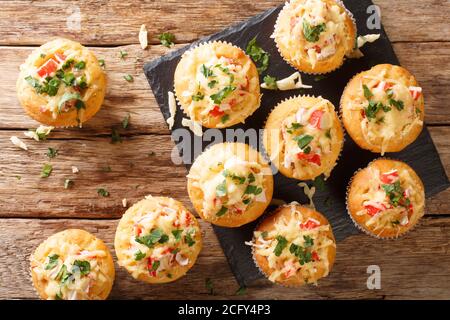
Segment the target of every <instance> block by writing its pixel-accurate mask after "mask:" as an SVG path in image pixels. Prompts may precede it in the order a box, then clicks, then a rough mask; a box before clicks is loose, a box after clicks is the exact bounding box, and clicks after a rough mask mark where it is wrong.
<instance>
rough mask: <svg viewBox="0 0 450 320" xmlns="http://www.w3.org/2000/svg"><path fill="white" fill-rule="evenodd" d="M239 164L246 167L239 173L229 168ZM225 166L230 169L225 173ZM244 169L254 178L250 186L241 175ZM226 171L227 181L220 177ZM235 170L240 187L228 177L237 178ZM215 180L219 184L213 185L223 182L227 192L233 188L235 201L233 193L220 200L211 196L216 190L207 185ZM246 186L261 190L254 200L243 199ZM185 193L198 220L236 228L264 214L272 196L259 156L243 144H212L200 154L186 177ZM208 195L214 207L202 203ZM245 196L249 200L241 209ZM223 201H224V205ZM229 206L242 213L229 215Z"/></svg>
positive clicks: (269, 179) (267, 170) (270, 181)
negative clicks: (239, 209)
mask: <svg viewBox="0 0 450 320" xmlns="http://www.w3.org/2000/svg"><path fill="white" fill-rule="evenodd" d="M240 161H243V162H245V164H243V165H244V166H248V167H245V169H243V171H242V168H236V166H233V162H234V163H235V164H236V163H238V164H240ZM228 166H229V168H230V169H225V168H227V167H228ZM247 168H250V169H249V170H250V171H248V172H249V173H253V174H254V177H255V179H256V180H255V181H254V182H249V181H250V179H249V178H247V174H246V175H244V174H242V172H247V171H246V170H247ZM226 170H228V171H229V173H230V175H229V176H228V177H227V178H225V176H223V175H224V172H226ZM236 170H237V171H239V175H240V176H241V177H242V179H243V180H244V182H242V183H240V182H239V181H236V180H233V178H230V176H231V175H234V176H237V174H235V172H237V171H236ZM252 170H255V171H252ZM217 178H219V180H220V181H219V180H218V181H217V182H218V183H219V182H220V183H222V181H226V184H227V188H228V189H227V192H228V191H229V190H230V188H233V189H234V188H236V190H237V191H236V192H237V194H236V196H237V197H235V196H234V194H233V193H228V194H226V195H224V196H221V197H219V196H217V194H214V192H215V190H216V189H214V188H216V187H217V183H216V184H214V183H213V184H209V183H211V182H212V181H214V179H217ZM234 182H235V183H234ZM205 184H206V185H207V186H206V189H204V188H203V187H202V186H203V185H205ZM250 185H254V186H255V187H254V188H255V189H259V188H261V193H260V194H259V195H255V196H254V197H252V196H251V195H246V191H244V189H245V190H248V189H246V188H248V187H249V186H250ZM211 188H213V190H209V189H211ZM188 193H189V198H190V199H191V202H192V204H193V206H194V208H195V210H196V211H197V213H198V214H199V215H200V216H201V217H202V219H204V220H206V221H209V222H211V223H213V224H215V225H218V226H222V227H239V226H242V225H244V224H247V223H249V222H252V221H254V220H256V219H257V218H258V217H259V216H261V215H262V214H263V213H264V211H265V209H266V208H267V206H268V205H269V204H270V202H271V199H272V194H273V177H272V171H271V169H270V166H269V165H268V163H267V162H266V161H265V160H264V159H263V157H262V156H261V154H260V153H259V152H258V151H256V150H254V149H253V148H251V147H250V146H249V145H247V144H243V143H220V144H216V145H214V146H212V147H210V148H208V149H207V150H206V151H204V152H203V153H202V154H201V155H200V156H199V157H198V158H197V159H196V160H195V162H194V164H193V165H192V167H191V169H190V171H189V174H188ZM211 193H212V194H213V197H214V199H215V200H212V201H213V203H214V204H213V205H212V207H211V208H209V206H208V205H209V203H208V201H207V200H205V199H206V198H208V199H209V196H208V195H209V194H211ZM242 193H243V194H242ZM205 194H206V196H205ZM246 196H248V197H250V198H249V199H252V200H251V202H250V203H249V204H248V205H245V206H241V205H242V204H241V203H240V201H241V199H242V198H241V197H246ZM226 198H228V199H226ZM237 198H239V199H238V200H236V201H234V200H231V199H237ZM223 199H225V200H223ZM226 201H228V204H227V202H226ZM231 202H233V206H236V207H239V208H242V210H241V211H233V209H232V205H231V204H230V203H231ZM205 206H206V207H205ZM226 206H228V210H227V211H226V213H224V214H222V215H219V216H218V213H217V212H220V211H219V209H221V208H223V207H226Z"/></svg>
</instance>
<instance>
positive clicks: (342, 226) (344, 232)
mask: <svg viewBox="0 0 450 320" xmlns="http://www.w3.org/2000/svg"><path fill="white" fill-rule="evenodd" d="M344 2H345V5H346V7H347V8H348V9H349V10H350V11H351V12H352V13H353V15H354V17H355V19H356V21H357V26H358V34H359V35H364V34H368V33H381V37H380V39H379V40H377V41H376V42H375V43H372V44H367V45H366V46H365V47H364V48H363V49H362V51H363V52H364V57H363V58H361V59H351V60H347V61H346V62H345V63H344V65H343V66H342V67H341V68H340V69H339V70H337V71H335V72H333V73H331V74H329V75H327V76H326V78H325V79H322V80H320V81H315V80H314V78H315V77H314V76H308V75H302V79H303V82H304V83H305V84H311V85H313V89H308V90H303V91H300V90H295V91H288V92H280V91H265V92H263V93H264V96H263V99H262V104H261V107H260V108H259V109H258V110H257V111H256V112H255V113H254V114H253V115H252V116H251V117H249V118H248V119H247V121H246V123H245V124H243V125H236V126H234V127H233V128H234V129H235V128H242V129H244V130H245V129H249V128H255V129H261V128H263V125H264V122H265V119H266V118H267V116H268V114H269V112H270V110H271V109H272V108H273V107H274V106H275V105H277V103H278V102H280V101H281V100H283V99H285V98H287V97H290V96H294V95H298V94H303V93H305V94H311V95H321V96H323V97H325V98H327V99H329V100H330V101H331V102H333V104H334V105H335V106H336V107H338V106H339V100H340V97H341V94H342V91H343V89H344V87H345V85H346V84H347V82H348V81H349V80H350V79H351V78H352V77H353V76H354V75H355V74H356V73H359V72H361V71H364V70H367V69H370V68H371V67H372V66H374V65H377V64H380V63H391V64H397V65H398V64H399V61H398V59H397V57H396V55H395V53H394V51H393V48H392V46H391V43H390V42H389V39H388V37H387V35H386V33H385V32H384V29H381V30H368V29H367V27H366V20H367V19H368V17H369V15H368V14H367V13H366V10H367V8H368V7H369V6H370V5H372V2H371V1H369V0H349V1H344ZM280 10H281V6H280V7H278V8H274V9H271V10H268V11H266V12H264V13H262V14H260V15H258V16H255V17H253V18H251V19H249V20H247V21H245V22H243V23H240V24H238V25H235V26H232V27H229V28H227V29H225V30H223V31H222V32H219V33H217V34H214V35H211V36H208V37H206V38H203V39H201V40H199V41H197V42H194V43H192V44H191V45H189V46H186V47H184V48H182V49H179V50H176V51H173V52H171V53H169V54H167V55H165V56H163V57H161V58H158V59H156V60H153V61H151V62H149V63H147V64H146V65H145V66H144V72H145V75H146V77H147V79H148V82H149V84H150V86H151V88H152V90H153V93H154V95H155V97H156V100H157V102H158V104H159V106H160V109H161V112H162V113H163V115H164V118H165V119H167V118H168V117H169V116H170V114H169V109H168V98H167V92H168V91H173V74H174V72H175V68H176V66H177V64H178V61H179V60H180V56H181V54H183V52H185V51H186V50H188V49H189V48H191V47H193V46H195V45H197V44H198V43H202V42H207V41H213V40H223V41H227V42H231V43H233V44H234V45H236V46H239V47H241V48H243V49H245V47H246V45H247V43H248V42H249V41H250V40H251V39H252V38H253V37H255V36H257V42H258V44H259V45H260V46H261V47H262V48H263V49H264V50H266V51H267V52H269V53H270V55H271V59H270V66H269V69H268V70H267V71H266V72H265V73H264V74H263V75H262V76H264V75H265V74H270V75H272V76H276V77H277V78H278V79H281V78H284V77H286V76H289V75H291V74H292V73H293V72H294V71H295V70H294V69H293V68H292V67H290V66H289V65H288V64H287V63H286V62H284V60H283V59H282V58H281V57H280V55H279V53H278V51H277V50H276V47H275V44H274V41H273V39H271V38H270V35H271V34H272V32H273V26H274V24H275V21H276V18H277V15H278V13H279V11H280ZM261 78H262V77H261ZM263 91H264V90H263ZM425 94H426V93H425ZM182 116H183V115H182V112H181V111H180V109H179V108H178V112H177V116H176V118H175V125H174V127H173V128H172V138H173V139H174V140H175V141H176V142H178V144H177V145H178V147H179V150H180V155H181V156H182V157H183V162H184V163H185V164H186V166H187V168H188V169H189V167H190V164H191V163H192V161H193V160H194V159H195V158H196V157H197V156H198V154H194V155H193V156H192V158H191V155H188V154H185V155H182V154H181V150H182V149H183V146H186V144H190V145H191V146H193V144H194V143H195V142H196V143H200V145H202V149H204V148H205V147H206V146H207V145H208V144H209V142H208V141H202V139H201V138H199V137H195V136H194V135H193V134H192V133H191V137H192V139H191V141H177V140H178V138H177V135H176V134H173V131H174V130H176V129H179V128H183V127H182V126H181V119H182ZM241 142H243V141H241ZM255 147H256V146H255ZM199 151H200V152H201V150H199ZM386 156H387V157H389V158H393V159H399V160H403V161H405V162H406V163H408V164H409V165H411V166H412V167H413V168H414V169H415V170H416V172H417V173H418V174H419V176H420V177H421V178H422V180H423V182H424V185H425V190H426V196H427V197H430V196H432V195H434V194H436V193H438V192H440V191H442V190H445V189H446V188H447V187H448V186H449V181H448V178H447V175H446V173H445V170H444V168H443V166H442V163H441V161H440V159H439V155H438V153H437V151H436V148H435V146H434V144H433V141H432V140H431V137H430V134H429V132H428V130H427V128H426V127H425V128H424V130H423V132H422V133H421V135H420V136H419V138H418V139H417V140H416V141H415V142H414V143H413V144H412V145H410V146H409V147H408V148H406V149H405V150H403V151H402V152H399V153H395V154H387V155H386ZM377 157H379V155H377V154H374V153H371V152H368V151H364V150H362V149H360V148H359V147H358V146H357V145H356V144H355V143H354V142H353V141H352V140H351V139H350V138H349V137H348V136H347V139H346V142H345V145H344V150H343V152H342V157H341V159H340V160H339V162H338V165H337V166H336V168H335V169H334V170H333V172H332V174H331V177H330V178H329V179H328V181H327V182H326V189H325V190H324V191H318V192H316V195H315V197H314V202H315V204H316V207H317V210H318V211H320V212H322V213H324V214H325V215H326V216H327V218H328V219H329V221H330V223H331V225H332V227H333V231H334V234H335V236H336V239H337V241H340V240H342V239H344V238H346V237H347V236H349V235H352V234H357V233H359V231H358V230H357V229H356V228H355V227H354V225H353V224H352V222H351V220H350V218H349V217H348V215H347V213H346V208H345V191H346V187H347V184H348V181H349V179H350V178H351V176H352V175H353V173H354V172H355V171H356V170H357V169H358V168H362V167H365V166H366V165H367V164H368V163H369V162H370V161H372V160H373V159H375V158H377ZM274 178H275V179H274V181H275V188H274V198H275V199H283V200H285V201H286V202H291V201H298V202H300V203H307V198H306V197H305V196H304V194H303V190H302V189H301V188H300V187H298V186H297V183H298V181H296V180H293V179H288V178H286V177H284V176H282V175H281V174H277V175H275V177H274ZM268 212H270V208H269V210H268ZM256 223H257V222H255V223H251V224H248V225H245V226H243V227H240V228H236V229H228V228H221V227H216V226H214V230H215V232H216V234H217V236H218V238H219V241H220V244H221V246H222V248H223V251H224V253H225V255H226V257H227V259H228V262H229V264H230V266H231V269H232V271H233V273H234V275H235V277H236V279H237V281H238V282H239V284H240V285H243V286H244V285H249V284H250V283H251V282H252V281H254V280H256V279H258V278H260V277H262V275H261V273H260V272H259V271H258V269H257V268H256V267H255V265H254V263H253V260H252V257H251V250H250V247H248V246H246V245H244V241H249V240H251V238H252V233H253V229H254V227H255V225H256ZM373 241H377V240H375V239H374V240H373Z"/></svg>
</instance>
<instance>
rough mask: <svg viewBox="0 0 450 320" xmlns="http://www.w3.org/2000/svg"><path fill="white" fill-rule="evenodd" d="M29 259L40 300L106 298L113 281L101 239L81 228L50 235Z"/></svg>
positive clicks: (110, 264) (111, 262) (107, 256)
mask: <svg viewBox="0 0 450 320" xmlns="http://www.w3.org/2000/svg"><path fill="white" fill-rule="evenodd" d="M30 260H31V274H32V277H33V283H34V285H35V287H36V289H37V291H38V292H39V294H40V296H41V297H42V298H43V299H56V300H62V299H64V300H91V299H106V298H107V296H108V294H109V292H110V291H111V287H112V284H113V281H114V263H113V260H112V256H111V254H110V253H109V250H108V248H107V247H106V246H105V244H104V243H103V241H101V240H99V239H97V238H96V237H94V236H93V235H92V234H90V233H89V232H86V231H84V230H77V229H69V230H65V231H62V232H59V233H56V234H54V235H52V236H50V237H49V238H48V239H47V240H45V241H44V242H43V243H41V244H40V245H39V247H38V248H37V249H36V251H35V252H34V254H33V255H32V256H31V258H30Z"/></svg>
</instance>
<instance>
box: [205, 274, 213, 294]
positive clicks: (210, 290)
mask: <svg viewBox="0 0 450 320" xmlns="http://www.w3.org/2000/svg"><path fill="white" fill-rule="evenodd" d="M205 287H206V289H208V293H209V294H210V295H213V294H214V284H213V282H212V280H211V279H210V278H207V279H206V280H205Z"/></svg>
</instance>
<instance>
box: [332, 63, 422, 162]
mask: <svg viewBox="0 0 450 320" xmlns="http://www.w3.org/2000/svg"><path fill="white" fill-rule="evenodd" d="M341 114H342V121H343V122H344V126H345V129H346V130H347V132H348V134H349V135H350V136H351V137H352V139H353V140H354V141H355V142H356V144H358V145H359V146H360V147H361V148H363V149H366V150H370V151H372V152H376V153H381V154H382V155H383V154H384V153H385V152H398V151H401V150H403V149H404V148H405V147H406V146H408V145H409V144H411V143H412V142H414V140H416V138H417V137H418V136H419V134H420V132H421V131H422V127H423V119H424V115H425V112H424V100H423V95H422V88H421V87H419V85H418V83H417V81H416V79H415V78H414V76H413V75H411V74H410V73H409V72H408V71H407V70H406V69H404V68H402V67H399V66H394V65H391V64H380V65H377V66H375V67H373V68H372V69H370V70H368V71H364V72H362V73H360V74H358V75H356V76H355V77H354V78H353V79H352V80H350V82H349V83H348V85H347V87H346V88H345V90H344V93H343V94H342V98H341Z"/></svg>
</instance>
